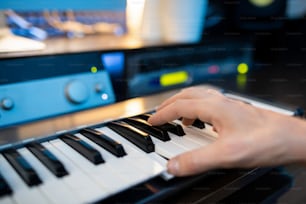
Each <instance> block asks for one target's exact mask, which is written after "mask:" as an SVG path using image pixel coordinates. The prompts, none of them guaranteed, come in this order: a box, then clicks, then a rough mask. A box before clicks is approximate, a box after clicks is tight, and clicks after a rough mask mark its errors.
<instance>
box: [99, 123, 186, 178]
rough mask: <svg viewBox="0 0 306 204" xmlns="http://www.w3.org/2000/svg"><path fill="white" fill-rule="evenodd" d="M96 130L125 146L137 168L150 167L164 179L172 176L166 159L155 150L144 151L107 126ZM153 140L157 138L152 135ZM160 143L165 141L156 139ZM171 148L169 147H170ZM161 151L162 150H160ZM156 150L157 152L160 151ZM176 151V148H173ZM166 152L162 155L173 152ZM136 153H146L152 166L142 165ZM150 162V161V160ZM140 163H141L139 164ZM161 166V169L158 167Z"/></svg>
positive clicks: (156, 146)
mask: <svg viewBox="0 0 306 204" xmlns="http://www.w3.org/2000/svg"><path fill="white" fill-rule="evenodd" d="M97 130H99V131H101V132H103V133H104V134H106V135H108V136H110V137H112V138H113V139H115V140H117V141H119V142H121V143H122V144H124V145H123V146H124V147H125V150H126V151H127V152H128V155H130V157H129V158H131V163H135V162H136V166H137V167H138V168H139V167H140V166H141V167H149V168H148V169H150V170H151V171H152V170H154V171H156V172H155V175H160V176H161V177H162V178H164V179H165V180H169V179H172V178H174V176H173V175H171V174H169V173H167V160H166V159H164V158H163V157H161V156H160V155H158V154H156V153H155V152H151V153H145V152H143V151H142V150H140V149H139V148H138V147H136V146H135V145H133V144H132V143H130V142H129V141H127V140H126V139H125V138H123V137H121V136H120V135H118V134H117V133H115V132H114V131H112V130H111V129H109V128H107V127H103V128H97ZM151 138H152V140H153V143H154V144H155V142H154V141H155V140H158V139H156V138H154V137H151ZM158 141H159V142H160V143H166V142H163V141H160V140H158ZM158 146H159V145H157V144H156V145H155V148H157V149H158V148H159V147H158ZM170 146H175V144H171V145H170ZM164 149H165V150H167V147H165V148H164ZM170 149H171V148H170ZM161 151H162V150H161ZM161 151H158V152H161ZM175 151H177V150H175ZM184 151H186V150H184ZM166 152H167V153H164V155H173V152H172V153H171V152H169V151H166ZM179 152H180V153H181V152H182V149H181V148H180V150H179ZM137 155H146V158H147V157H150V162H151V159H153V161H155V162H154V164H153V168H152V167H151V165H144V164H143V163H142V162H140V160H139V159H137ZM164 155H163V156H164ZM156 162H157V163H158V164H159V165H158V166H157V165H156ZM151 163H152V162H151ZM140 164H141V165H140ZM160 168H161V169H160Z"/></svg>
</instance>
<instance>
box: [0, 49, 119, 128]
mask: <svg viewBox="0 0 306 204" xmlns="http://www.w3.org/2000/svg"><path fill="white" fill-rule="evenodd" d="M115 101H116V97H115V93H114V90H113V86H112V83H111V80H110V77H109V74H108V72H107V71H106V70H105V69H104V68H103V65H102V63H101V59H100V53H78V54H65V55H56V56H42V57H25V58H16V59H4V60H0V127H4V126H10V125H14V124H19V123H24V122H29V121H33V120H38V119H43V118H47V117H52V116H56V115H61V114H65V113H70V112H76V111H80V110H85V109H89V108H93V107H98V106H104V105H107V104H111V103H114V102H115Z"/></svg>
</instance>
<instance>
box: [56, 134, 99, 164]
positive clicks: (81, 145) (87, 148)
mask: <svg viewBox="0 0 306 204" xmlns="http://www.w3.org/2000/svg"><path fill="white" fill-rule="evenodd" d="M60 138H61V139H62V140H63V141H64V142H65V143H66V144H67V145H69V146H70V147H72V148H73V149H74V150H76V151H77V152H79V153H80V154H81V155H83V156H84V157H85V158H86V159H88V160H89V161H90V162H92V163H93V164H101V163H104V162H105V161H104V159H103V158H102V155H101V154H100V152H99V151H98V150H96V149H94V148H93V147H92V146H91V145H89V144H88V143H86V142H85V141H83V140H81V139H80V138H78V137H77V136H75V135H72V134H64V135H62V136H61V137H60Z"/></svg>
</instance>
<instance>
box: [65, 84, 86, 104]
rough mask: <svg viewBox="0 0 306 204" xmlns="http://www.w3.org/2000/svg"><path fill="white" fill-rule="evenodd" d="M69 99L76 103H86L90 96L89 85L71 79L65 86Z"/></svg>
mask: <svg viewBox="0 0 306 204" xmlns="http://www.w3.org/2000/svg"><path fill="white" fill-rule="evenodd" d="M65 94H66V97H67V99H68V100H69V101H70V102H72V103H75V104H80V103H84V102H85V101H86V100H87V99H88V96H89V90H88V88H87V86H86V85H85V84H84V83H83V82H81V81H77V80H75V81H71V82H69V83H68V85H67V86H66V88H65Z"/></svg>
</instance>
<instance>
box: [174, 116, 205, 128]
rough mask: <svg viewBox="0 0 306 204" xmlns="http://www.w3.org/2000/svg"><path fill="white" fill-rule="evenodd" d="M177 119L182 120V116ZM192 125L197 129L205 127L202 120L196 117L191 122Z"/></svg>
mask: <svg viewBox="0 0 306 204" xmlns="http://www.w3.org/2000/svg"><path fill="white" fill-rule="evenodd" d="M179 120H181V121H182V120H183V118H179ZM191 125H192V126H193V127H196V128H199V129H204V128H205V123H204V122H202V121H201V120H199V119H196V120H194V121H193V123H192V124H191Z"/></svg>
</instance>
